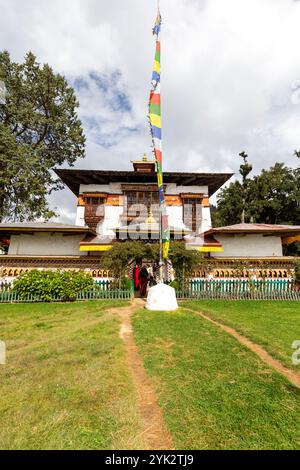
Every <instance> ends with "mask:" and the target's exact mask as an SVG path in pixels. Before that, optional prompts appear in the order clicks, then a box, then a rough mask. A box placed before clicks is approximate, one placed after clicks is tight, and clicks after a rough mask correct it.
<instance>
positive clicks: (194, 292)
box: [176, 279, 300, 300]
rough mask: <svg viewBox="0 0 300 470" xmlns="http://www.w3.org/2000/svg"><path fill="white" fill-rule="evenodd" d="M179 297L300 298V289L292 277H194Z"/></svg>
mask: <svg viewBox="0 0 300 470" xmlns="http://www.w3.org/2000/svg"><path fill="white" fill-rule="evenodd" d="M176 295H177V298H178V299H228V300H230V299H232V300H243V299H245V300H246V299H248V300H300V291H297V290H296V288H295V284H294V282H293V281H292V280H290V279H259V280H246V279H219V280H216V279H213V280H207V279H192V280H191V281H190V286H189V288H188V289H187V290H184V291H182V290H180V291H178V292H177V293H176Z"/></svg>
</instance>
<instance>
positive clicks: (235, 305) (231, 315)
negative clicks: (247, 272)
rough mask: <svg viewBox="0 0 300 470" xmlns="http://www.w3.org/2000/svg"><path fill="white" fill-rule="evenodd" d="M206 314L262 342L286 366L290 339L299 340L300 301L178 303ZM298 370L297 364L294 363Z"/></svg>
mask: <svg viewBox="0 0 300 470" xmlns="http://www.w3.org/2000/svg"><path fill="white" fill-rule="evenodd" d="M182 305H183V306H184V307H188V308H192V309H193V310H202V311H203V312H207V313H209V315H210V316H211V318H214V319H216V320H221V321H223V322H224V323H226V324H228V325H230V326H233V327H234V328H236V330H238V331H240V332H241V333H243V334H244V335H246V336H247V337H248V338H250V339H252V340H253V341H255V342H257V343H259V344H261V345H263V346H264V347H265V348H266V349H267V350H268V352H270V353H271V354H272V355H273V356H274V357H276V358H278V359H280V360H281V361H282V362H283V363H285V364H286V365H287V366H288V367H290V368H295V369H296V370H297V366H293V364H292V361H291V355H292V353H293V351H294V350H293V349H292V346H291V345H292V342H293V341H294V340H296V339H299V340H300V302H280V301H277V302H276V301H270V302H268V301H253V300H252V301H244V300H242V301H221V300H218V301H193V302H185V303H184V304H182ZM298 369H299V366H298Z"/></svg>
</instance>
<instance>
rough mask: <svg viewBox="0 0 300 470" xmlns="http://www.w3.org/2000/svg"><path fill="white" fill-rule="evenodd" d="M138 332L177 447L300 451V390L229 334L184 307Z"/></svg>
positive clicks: (138, 321) (142, 321) (144, 315)
mask: <svg viewBox="0 0 300 470" xmlns="http://www.w3.org/2000/svg"><path fill="white" fill-rule="evenodd" d="M134 331H135V337H136V340H137V343H138V346H139V349H140V352H141V354H142V356H143V359H144V364H145V367H146V369H147V370H148V373H149V375H150V376H151V377H152V379H153V381H154V383H155V386H156V390H157V393H158V396H159V402H160V404H161V406H162V408H163V411H164V415H165V419H166V422H167V424H168V427H169V429H170V431H171V433H172V435H173V436H174V439H175V443H176V446H177V448H180V449H248V448H251V449H283V448H285V449H295V448H300V424H299V423H300V391H299V390H298V389H296V388H294V387H292V386H291V385H290V384H289V383H288V382H287V381H286V380H285V379H284V378H282V377H281V376H279V375H278V374H277V373H275V372H273V371H271V370H269V369H268V368H267V367H266V366H265V365H264V364H263V363H261V362H260V361H259V359H258V358H257V357H256V356H255V355H254V354H252V353H251V352H249V351H248V350H246V349H245V348H244V347H243V346H241V345H239V343H237V342H236V340H234V339H233V338H231V337H230V336H229V335H227V334H226V333H224V332H222V331H220V330H219V329H218V328H216V327H214V326H213V325H211V324H210V323H208V322H207V321H205V320H203V319H202V318H200V317H199V316H197V315H195V314H193V313H189V312H184V311H180V310H179V311H177V312H173V313H166V312H161V313H157V312H147V311H144V310H143V311H139V312H137V313H136V314H135V316H134Z"/></svg>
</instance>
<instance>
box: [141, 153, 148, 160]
mask: <svg viewBox="0 0 300 470" xmlns="http://www.w3.org/2000/svg"><path fill="white" fill-rule="evenodd" d="M142 160H143V162H147V161H148V157H147V155H146V154H145V153H144V155H143V158H142Z"/></svg>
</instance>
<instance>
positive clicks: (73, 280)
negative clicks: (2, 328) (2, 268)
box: [13, 269, 94, 302]
mask: <svg viewBox="0 0 300 470" xmlns="http://www.w3.org/2000/svg"><path fill="white" fill-rule="evenodd" d="M93 284H94V281H93V278H92V276H91V275H90V274H87V273H85V272H83V271H79V272H78V271H39V270H37V269H34V270H32V271H29V272H28V273H25V274H22V275H21V276H19V277H18V278H17V279H16V280H15V281H14V284H13V290H14V291H15V292H17V293H18V294H19V295H20V297H21V298H24V297H26V296H27V295H36V296H39V297H40V298H41V300H45V301H49V302H50V301H51V298H52V297H53V296H57V297H58V298H60V299H62V300H64V301H70V300H75V299H76V294H77V292H79V291H81V290H84V289H90V288H91V287H93Z"/></svg>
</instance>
